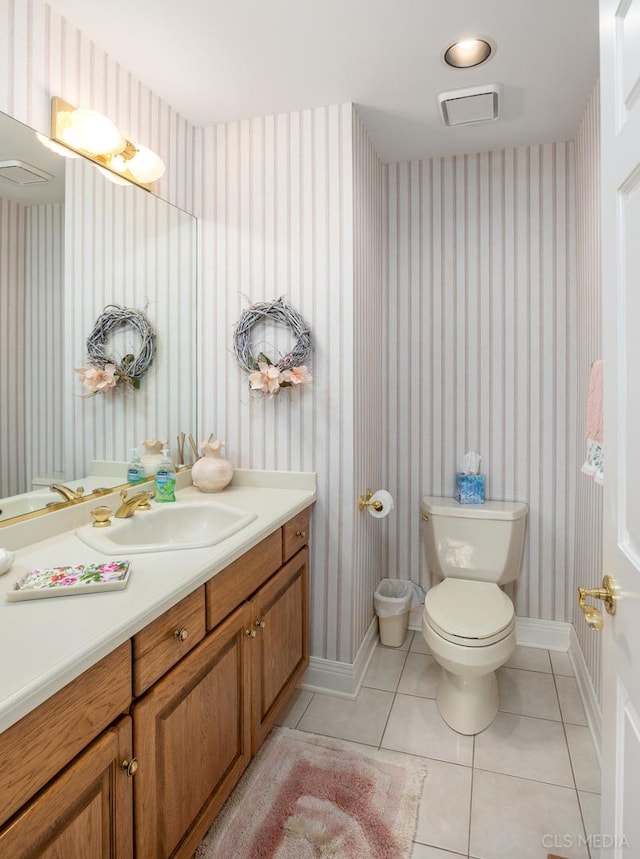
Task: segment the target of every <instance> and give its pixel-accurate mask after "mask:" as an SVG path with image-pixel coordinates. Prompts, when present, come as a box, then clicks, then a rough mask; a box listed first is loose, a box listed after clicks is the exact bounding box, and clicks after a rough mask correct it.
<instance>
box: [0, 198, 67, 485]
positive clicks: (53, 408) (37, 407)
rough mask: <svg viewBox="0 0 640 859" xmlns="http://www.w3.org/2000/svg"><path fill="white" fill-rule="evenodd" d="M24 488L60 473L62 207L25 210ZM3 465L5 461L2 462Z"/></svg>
mask: <svg viewBox="0 0 640 859" xmlns="http://www.w3.org/2000/svg"><path fill="white" fill-rule="evenodd" d="M25 211H26V245H27V254H26V265H25V340H24V347H25V348H24V361H25V379H26V384H25V389H24V400H25V408H24V421H23V423H22V433H23V434H24V443H25V454H24V456H23V462H24V467H25V471H26V474H25V478H26V482H25V488H26V489H31V481H32V479H33V478H34V477H42V476H45V475H50V474H59V475H60V476H62V474H63V471H64V437H65V427H66V422H67V419H68V411H67V410H65V407H64V402H63V398H62V396H61V390H62V383H63V382H62V380H63V379H64V375H65V370H64V360H63V358H64V340H65V338H64V335H63V331H64V328H63V326H64V205H63V204H61V203H49V204H43V205H39V206H29V207H27V208H26V210H25ZM3 461H4V460H3Z"/></svg>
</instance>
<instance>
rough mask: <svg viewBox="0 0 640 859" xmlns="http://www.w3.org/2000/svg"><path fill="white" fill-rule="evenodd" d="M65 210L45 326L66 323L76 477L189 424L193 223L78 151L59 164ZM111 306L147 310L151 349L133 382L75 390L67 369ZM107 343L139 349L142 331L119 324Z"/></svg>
mask: <svg viewBox="0 0 640 859" xmlns="http://www.w3.org/2000/svg"><path fill="white" fill-rule="evenodd" d="M66 213H67V218H66V224H65V259H66V262H65V315H64V324H63V325H61V327H60V328H59V329H58V330H56V329H55V328H54V320H49V332H50V334H51V335H52V336H53V337H54V342H55V340H57V339H59V338H60V337H62V333H63V331H64V337H63V340H64V349H63V354H64V361H63V367H64V376H63V385H62V391H63V396H62V403H63V408H64V416H65V433H64V440H65V446H66V452H65V470H66V472H67V475H68V476H79V475H82V474H84V473H86V467H87V464H88V463H90V462H91V461H92V460H93V459H109V460H127V459H129V455H130V452H131V449H132V448H133V447H139V446H140V444H141V442H142V440H143V439H149V438H154V439H156V438H166V439H168V440H169V444H170V447H171V448H172V450H173V451H174V452H175V449H176V436H177V434H178V432H180V431H184V432H186V433H190V432H195V421H196V366H195V362H196V346H195V342H194V332H195V330H196V324H197V322H196V319H197V313H196V271H195V266H196V221H195V218H193V217H192V216H191V215H187V214H185V213H184V212H182V211H181V210H180V209H177V208H176V207H175V206H170V205H169V204H168V203H166V202H164V201H163V200H159V199H157V198H156V197H154V196H153V195H151V194H148V193H147V192H146V191H143V190H142V189H140V188H136V187H134V186H132V185H126V186H124V187H122V186H119V185H114V184H113V183H112V182H109V181H108V180H107V179H106V178H105V177H104V176H103V175H102V174H101V173H99V172H98V171H97V170H95V169H94V167H93V165H92V164H90V163H89V162H87V161H85V160H84V159H78V160H74V161H71V162H69V164H68V166H67V171H66ZM87 287H89V288H87ZM109 304H118V305H122V306H126V307H132V308H136V309H139V310H144V311H145V313H146V315H147V318H148V319H149V322H150V323H151V325H152V326H153V329H154V332H155V335H156V354H155V357H154V360H153V363H152V364H151V366H150V368H149V370H148V372H147V373H146V374H145V375H144V376H143V378H142V380H141V385H140V389H139V390H137V391H133V390H127V389H120V388H116V390H115V391H113V392H109V393H107V394H105V395H104V396H96V397H89V398H83V397H81V396H80V395H81V394H82V393H83V390H84V389H83V388H82V386H81V383H80V381H79V378H78V376H77V374H76V373H75V372H74V369H75V368H77V367H83V366H86V365H87V354H86V347H85V341H86V338H87V335H88V334H89V333H90V332H91V331H92V329H93V327H94V325H95V322H96V319H97V317H98V316H99V315H100V314H101V313H102V311H103V309H104V308H105V306H107V305H109ZM59 321H60V322H62V320H59ZM107 349H108V351H110V353H111V354H113V355H114V356H116V357H119V358H122V357H124V355H126V354H127V353H133V354H138V353H139V351H140V338H139V336H138V334H137V333H136V332H135V330H134V329H133V328H131V327H130V326H123V327H122V328H120V329H118V331H116V332H114V334H113V335H112V336H111V337H110V338H109V341H108V343H107ZM123 477H124V475H123Z"/></svg>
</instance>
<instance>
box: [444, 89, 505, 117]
mask: <svg viewBox="0 0 640 859" xmlns="http://www.w3.org/2000/svg"><path fill="white" fill-rule="evenodd" d="M501 89H502V88H501V86H500V84H486V85H485V86H476V87H467V88H466V89H454V90H450V91H449V92H441V93H440V95H439V96H438V103H439V105H440V110H441V111H442V118H443V119H444V123H445V125H469V124H470V123H472V122H491V121H492V120H494V119H498V117H499V116H500V93H501Z"/></svg>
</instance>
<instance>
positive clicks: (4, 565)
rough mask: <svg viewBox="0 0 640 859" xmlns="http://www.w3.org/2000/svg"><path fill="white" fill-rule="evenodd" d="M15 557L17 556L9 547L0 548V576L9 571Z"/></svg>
mask: <svg viewBox="0 0 640 859" xmlns="http://www.w3.org/2000/svg"><path fill="white" fill-rule="evenodd" d="M15 559H16V556H15V555H14V553H13V552H10V551H9V550H8V549H0V576H3V575H4V574H5V573H8V572H9V570H10V569H11V567H12V566H13V562H14V561H15Z"/></svg>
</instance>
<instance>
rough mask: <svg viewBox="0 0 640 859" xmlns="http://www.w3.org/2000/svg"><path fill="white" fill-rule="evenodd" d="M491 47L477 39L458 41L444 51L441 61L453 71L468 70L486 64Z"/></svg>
mask: <svg viewBox="0 0 640 859" xmlns="http://www.w3.org/2000/svg"><path fill="white" fill-rule="evenodd" d="M492 53H493V47H492V45H491V43H490V42H488V41H487V39H480V38H477V37H474V38H470V39H459V40H458V41H457V42H454V43H453V44H452V45H449V47H448V48H447V49H446V50H445V52H444V54H443V59H444V61H445V63H446V64H447V65H448V66H453V68H454V69H470V68H472V67H473V66H479V65H480V64H481V63H486V61H487V60H488V59H489V57H490V56H491V54H492Z"/></svg>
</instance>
